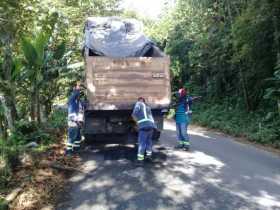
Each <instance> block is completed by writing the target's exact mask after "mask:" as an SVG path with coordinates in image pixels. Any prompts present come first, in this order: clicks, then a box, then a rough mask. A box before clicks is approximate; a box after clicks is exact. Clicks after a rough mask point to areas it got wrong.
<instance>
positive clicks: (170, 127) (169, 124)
mask: <svg viewBox="0 0 280 210" xmlns="http://www.w3.org/2000/svg"><path fill="white" fill-rule="evenodd" d="M164 130H171V131H176V125H175V123H173V122H170V121H165V122H164ZM188 133H189V134H190V135H195V136H200V137H203V138H207V139H213V138H212V137H210V136H208V135H206V133H207V132H206V131H202V130H191V129H189V130H188Z"/></svg>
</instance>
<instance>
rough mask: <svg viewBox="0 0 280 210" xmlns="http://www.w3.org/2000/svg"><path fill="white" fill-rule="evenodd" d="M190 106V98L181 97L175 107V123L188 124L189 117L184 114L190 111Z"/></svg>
mask: <svg viewBox="0 0 280 210" xmlns="http://www.w3.org/2000/svg"><path fill="white" fill-rule="evenodd" d="M191 106H192V97H191V96H188V97H182V98H180V100H179V103H178V105H177V107H176V113H175V121H176V123H188V122H189V116H188V115H187V114H186V111H189V110H191Z"/></svg>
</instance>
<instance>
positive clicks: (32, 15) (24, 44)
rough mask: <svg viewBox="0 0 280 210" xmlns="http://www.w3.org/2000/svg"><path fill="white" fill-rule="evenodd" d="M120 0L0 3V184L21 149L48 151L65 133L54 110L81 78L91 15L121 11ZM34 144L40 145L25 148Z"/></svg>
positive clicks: (61, 118)
mask: <svg viewBox="0 0 280 210" xmlns="http://www.w3.org/2000/svg"><path fill="white" fill-rule="evenodd" d="M118 3H119V1H118V0H106V1H104V0H94V1H69V0H67V1H64V0H52V1H49V0H44V1H39V0H14V1H9V0H4V1H1V2H0V188H1V189H3V188H2V187H5V186H6V185H7V184H8V182H9V180H10V178H11V175H12V173H13V169H14V168H15V166H16V165H17V164H18V162H19V155H21V154H22V153H23V152H32V151H34V150H36V151H39V152H40V151H44V150H46V149H47V148H48V145H49V144H51V143H53V142H54V141H55V140H56V139H57V137H58V136H60V137H61V136H63V135H64V133H65V125H66V113H65V111H63V110H54V106H53V105H54V103H55V102H56V103H57V102H58V103H60V101H61V100H65V98H66V95H67V94H68V93H69V90H70V88H71V86H72V84H73V82H74V81H76V80H77V79H81V78H82V77H83V74H82V72H83V68H82V67H83V65H82V64H81V63H82V62H83V58H82V56H81V47H82V42H83V27H84V21H85V18H86V17H87V16H98V15H117V14H119V13H120V11H119V10H118V6H117V5H118ZM29 143H31V147H32V144H33V145H34V143H36V144H38V146H35V147H36V148H34V149H30V148H27V145H28V144H29Z"/></svg>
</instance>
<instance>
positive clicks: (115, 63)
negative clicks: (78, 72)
mask: <svg viewBox="0 0 280 210" xmlns="http://www.w3.org/2000/svg"><path fill="white" fill-rule="evenodd" d="M84 56H85V67H86V68H85V85H86V92H87V94H86V95H87V101H88V105H87V108H86V110H85V115H84V116H85V119H84V120H85V124H84V135H85V137H86V140H88V141H94V140H97V139H99V140H100V139H105V138H104V137H106V136H107V137H110V138H111V137H117V136H118V137H119V136H123V137H127V136H133V135H131V134H135V133H137V129H135V126H136V124H135V122H134V121H133V120H132V118H131V113H132V110H133V106H134V104H135V102H136V101H137V99H138V97H144V98H145V99H146V102H147V104H148V105H149V106H150V107H151V108H152V114H153V116H154V119H155V123H156V126H157V131H160V130H162V129H163V117H164V113H165V112H166V111H167V108H168V106H169V104H170V100H171V87H170V72H169V65H170V58H169V57H168V56H166V55H165V54H164V53H162V52H161V51H160V50H159V49H158V48H157V47H156V46H154V45H152V46H151V47H150V48H149V50H147V51H146V52H145V54H144V55H143V56H138V57H129V56H126V57H112V56H106V55H97V54H96V53H93V52H92V50H91V49H86V51H85V53H84ZM158 137H159V135H157V136H156V138H158Z"/></svg>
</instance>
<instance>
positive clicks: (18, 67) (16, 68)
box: [12, 58, 23, 80]
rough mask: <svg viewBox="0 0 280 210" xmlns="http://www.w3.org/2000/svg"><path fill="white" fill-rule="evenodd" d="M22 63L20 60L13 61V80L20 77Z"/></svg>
mask: <svg viewBox="0 0 280 210" xmlns="http://www.w3.org/2000/svg"><path fill="white" fill-rule="evenodd" d="M22 67H23V66H22V62H21V60H20V59H19V58H15V59H14V60H13V68H12V78H13V80H16V78H17V77H18V76H19V74H20V71H21V70H22Z"/></svg>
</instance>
